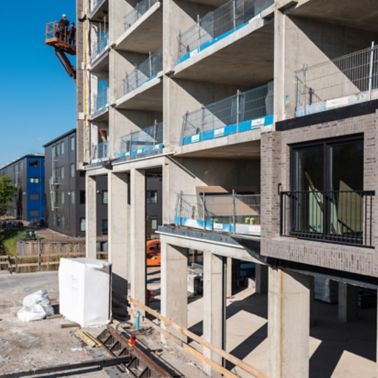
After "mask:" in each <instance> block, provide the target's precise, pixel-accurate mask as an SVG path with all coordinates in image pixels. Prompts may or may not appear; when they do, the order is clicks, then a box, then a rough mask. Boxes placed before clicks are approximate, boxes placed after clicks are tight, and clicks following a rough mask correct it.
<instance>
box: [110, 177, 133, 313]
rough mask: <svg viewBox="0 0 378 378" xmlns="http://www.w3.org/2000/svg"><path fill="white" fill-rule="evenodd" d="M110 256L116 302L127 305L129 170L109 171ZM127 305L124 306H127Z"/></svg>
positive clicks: (118, 305) (122, 308)
mask: <svg viewBox="0 0 378 378" xmlns="http://www.w3.org/2000/svg"><path fill="white" fill-rule="evenodd" d="M108 192H109V202H108V219H109V233H108V241H109V243H108V259H109V262H111V263H112V291H113V303H114V304H116V305H117V307H120V308H121V311H123V310H125V311H127V309H126V300H127V289H128V281H129V270H130V269H129V262H130V259H129V252H130V251H129V235H130V234H129V227H130V224H129V223H130V214H129V212H130V206H129V198H128V193H129V176H128V174H126V173H120V174H116V173H109V174H108ZM124 306H125V308H124Z"/></svg>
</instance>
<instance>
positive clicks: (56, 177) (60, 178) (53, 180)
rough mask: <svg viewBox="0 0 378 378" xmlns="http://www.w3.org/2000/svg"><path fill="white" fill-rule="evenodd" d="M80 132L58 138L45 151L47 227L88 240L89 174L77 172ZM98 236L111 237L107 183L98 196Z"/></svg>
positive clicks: (100, 185)
mask: <svg viewBox="0 0 378 378" xmlns="http://www.w3.org/2000/svg"><path fill="white" fill-rule="evenodd" d="M76 143H77V142H76V129H72V130H70V131H68V132H66V133H64V134H63V135H60V136H58V137H57V138H54V139H53V140H51V141H50V142H48V143H46V144H45V145H44V148H45V188H46V224H47V226H48V227H49V228H50V229H52V230H54V231H57V232H60V233H62V234H66V235H69V236H72V237H84V236H85V201H86V196H85V171H79V170H77V162H76ZM96 198H97V199H96V201H97V204H96V207H97V208H98V216H97V218H98V220H97V233H98V235H99V236H103V235H107V233H108V208H107V205H108V192H107V180H106V179H102V180H99V184H98V188H97V192H96Z"/></svg>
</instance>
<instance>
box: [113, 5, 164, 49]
mask: <svg viewBox="0 0 378 378" xmlns="http://www.w3.org/2000/svg"><path fill="white" fill-rule="evenodd" d="M142 17H143V16H142ZM162 17H163V16H162V11H161V7H160V8H158V9H157V10H156V11H155V12H153V13H152V14H151V15H150V16H149V17H147V19H146V20H144V21H143V22H142V23H141V24H140V25H139V26H138V27H137V28H136V30H135V31H134V32H132V33H131V34H129V35H128V36H127V37H126V38H124V39H123V40H122V41H121V42H120V43H119V44H118V45H117V46H116V49H117V50H123V51H133V52H137V53H141V54H148V53H149V52H154V51H156V50H158V49H160V48H161V46H162V40H163V18H162ZM137 22H138V21H137Z"/></svg>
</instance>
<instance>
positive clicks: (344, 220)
mask: <svg viewBox="0 0 378 378" xmlns="http://www.w3.org/2000/svg"><path fill="white" fill-rule="evenodd" d="M280 195H281V216H280V222H281V230H280V233H281V236H289V237H296V238H299V239H306V240H313V241H324V242H329V243H337V244H349V245H356V246H364V247H372V246H373V245H372V237H373V235H372V224H373V214H372V211H373V198H374V195H375V193H374V192H373V191H362V190H356V191H351V190H350V191H329V192H328V191H327V192H324V191H316V190H309V191H295V192H281V194H280Z"/></svg>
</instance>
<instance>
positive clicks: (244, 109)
mask: <svg viewBox="0 0 378 378" xmlns="http://www.w3.org/2000/svg"><path fill="white" fill-rule="evenodd" d="M272 124H273V83H268V84H265V85H263V86H261V87H258V88H254V89H251V90H249V91H246V92H238V93H237V94H236V95H235V96H231V97H227V98H225V99H223V100H220V101H218V102H215V103H212V104H210V105H207V106H203V107H202V108H201V109H198V110H196V111H194V112H191V113H187V114H186V115H185V116H184V123H183V128H182V138H181V144H182V145H188V144H192V143H198V142H202V141H206V140H211V139H216V138H221V137H226V136H230V135H232V134H238V133H242V132H245V131H251V130H255V129H260V128H262V127H267V126H271V125H272Z"/></svg>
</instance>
